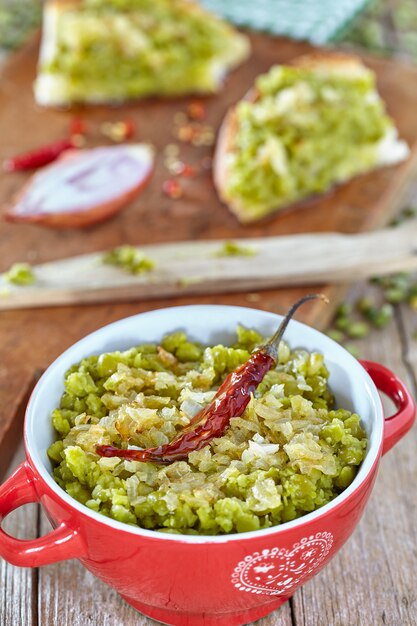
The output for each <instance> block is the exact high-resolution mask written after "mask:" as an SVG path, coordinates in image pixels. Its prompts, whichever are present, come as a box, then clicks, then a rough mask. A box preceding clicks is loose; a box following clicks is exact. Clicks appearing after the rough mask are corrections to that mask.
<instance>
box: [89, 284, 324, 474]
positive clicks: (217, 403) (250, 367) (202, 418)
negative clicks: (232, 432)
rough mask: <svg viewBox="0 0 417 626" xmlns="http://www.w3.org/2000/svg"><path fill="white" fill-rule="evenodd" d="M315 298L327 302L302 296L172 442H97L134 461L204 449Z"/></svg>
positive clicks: (101, 450)
mask: <svg viewBox="0 0 417 626" xmlns="http://www.w3.org/2000/svg"><path fill="white" fill-rule="evenodd" d="M315 298H321V299H322V300H325V301H326V302H327V298H326V297H325V296H323V295H322V294H312V295H309V296H305V297H304V298H301V300H298V302H296V303H295V304H294V305H293V306H292V307H291V308H290V310H289V311H288V313H287V314H286V316H285V317H284V319H283V320H282V322H281V324H280V326H279V328H278V330H277V331H276V333H275V334H274V335H273V337H271V339H270V340H269V341H268V342H267V343H266V344H265V345H263V346H262V347H261V348H259V349H258V350H256V352H254V353H253V354H252V356H251V357H250V359H249V360H248V361H246V363H244V364H243V365H241V366H240V367H239V368H238V369H237V370H235V371H234V372H232V373H231V374H229V375H228V376H227V377H226V379H225V380H224V382H223V383H222V385H221V386H220V387H219V389H218V391H217V393H216V395H215V397H214V399H213V400H212V401H211V402H210V404H208V405H207V406H206V407H205V408H204V409H202V410H201V411H200V412H199V413H197V415H196V416H195V417H194V418H193V419H192V420H191V422H190V423H189V425H188V426H187V427H186V428H185V429H184V430H183V431H182V432H181V433H180V434H179V435H177V437H175V439H173V440H172V441H171V442H170V443H168V444H165V445H162V446H158V447H157V448H147V449H146V450H120V449H119V448H116V447H114V446H97V453H98V454H99V455H100V456H105V457H113V456H118V457H121V458H124V459H131V460H132V461H144V462H146V461H151V462H155V463H164V464H165V463H172V462H173V461H179V460H181V459H184V458H187V456H188V454H189V453H190V452H193V451H195V450H201V448H204V446H206V445H207V444H208V443H209V442H210V441H211V440H212V439H214V438H215V437H221V436H222V435H223V434H224V432H225V430H226V428H227V427H228V425H229V423H230V420H231V418H232V417H239V416H240V415H242V413H243V411H244V410H245V409H246V407H247V405H248V404H249V401H250V398H251V394H252V393H253V392H254V391H255V389H256V388H257V386H258V385H259V383H260V382H261V381H262V380H263V378H264V376H265V374H266V373H267V372H269V370H270V369H271V368H272V367H273V366H274V365H275V363H276V362H277V360H278V347H279V343H280V341H281V338H282V335H283V334H284V331H285V329H286V328H287V326H288V323H289V321H290V320H291V318H292V316H293V315H294V313H295V311H296V310H297V309H298V307H299V306H301V305H302V304H304V302H307V301H308V300H312V299H315Z"/></svg>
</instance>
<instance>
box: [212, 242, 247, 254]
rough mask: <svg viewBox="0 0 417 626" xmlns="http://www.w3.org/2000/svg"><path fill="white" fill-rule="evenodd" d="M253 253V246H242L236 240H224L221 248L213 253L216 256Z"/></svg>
mask: <svg viewBox="0 0 417 626" xmlns="http://www.w3.org/2000/svg"><path fill="white" fill-rule="evenodd" d="M255 255H256V249H255V248H254V247H253V246H242V245H240V244H238V243H237V242H236V241H225V242H224V244H223V245H222V246H221V248H220V249H219V250H218V251H217V252H216V253H215V256H218V257H227V256H255Z"/></svg>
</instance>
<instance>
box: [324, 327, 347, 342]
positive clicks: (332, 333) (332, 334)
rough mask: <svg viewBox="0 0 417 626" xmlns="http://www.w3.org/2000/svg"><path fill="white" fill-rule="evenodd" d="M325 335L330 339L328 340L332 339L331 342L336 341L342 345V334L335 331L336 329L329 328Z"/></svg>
mask: <svg viewBox="0 0 417 626" xmlns="http://www.w3.org/2000/svg"><path fill="white" fill-rule="evenodd" d="M326 334H327V336H328V337H330V339H333V341H337V343H342V341H343V339H344V338H345V335H344V333H342V331H341V330H337V329H336V328H331V329H330V330H328V331H327V333H326Z"/></svg>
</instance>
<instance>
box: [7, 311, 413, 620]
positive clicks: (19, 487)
mask: <svg viewBox="0 0 417 626" xmlns="http://www.w3.org/2000/svg"><path fill="white" fill-rule="evenodd" d="M280 319H281V318H280V317H279V316H276V315H273V314H270V313H265V312H263V311H256V310H252V309H245V308H240V307H221V306H218V307H216V306H192V307H174V308H171V309H163V310H160V311H153V312H149V313H144V314H142V315H137V316H134V317H131V318H128V319H125V320H121V321H119V322H116V323H115V324H111V325H110V326H106V327H105V328H102V329H101V330H99V331H97V332H95V333H93V334H91V335H89V336H87V337H86V338H85V339H83V340H81V341H80V342H78V343H77V344H75V345H74V346H73V347H72V348H70V349H69V350H67V351H66V352H65V353H64V354H63V355H61V357H59V358H58V359H57V360H56V361H55V362H54V363H53V364H52V365H51V366H50V367H49V368H48V370H47V371H46V373H45V374H44V376H43V377H42V379H41V380H40V381H39V383H38V385H37V387H36V389H35V390H34V392H33V395H32V397H31V399H30V402H29V405H28V409H27V414H26V421H25V445H26V455H27V460H26V461H25V462H24V463H22V465H20V467H19V468H18V469H17V471H16V472H15V473H14V474H13V476H12V477H11V478H9V480H7V481H6V483H4V485H3V486H2V487H1V488H0V517H1V518H4V517H5V516H6V515H7V514H8V513H10V511H12V510H13V509H16V508H17V507H19V506H21V505H23V504H26V503H27V502H40V503H41V504H42V506H43V507H44V509H45V511H46V513H47V515H48V517H49V519H50V521H51V523H52V525H53V527H54V529H55V530H53V531H52V532H51V533H49V534H48V535H46V536H45V537H42V538H39V539H35V540H32V541H22V540H18V539H14V538H12V537H10V536H9V535H7V534H6V533H5V532H4V531H0V555H1V556H2V557H4V558H5V559H6V560H7V561H9V562H10V563H13V564H15V565H20V566H28V567H38V566H40V565H46V564H48V563H53V562H55V561H60V560H63V559H70V558H77V559H79V560H80V561H81V562H82V563H83V564H84V566H85V567H86V568H87V569H88V570H90V571H91V572H92V573H93V574H95V575H96V576H97V577H98V578H100V579H101V580H103V581H104V582H106V583H107V584H108V585H110V586H111V587H114V588H115V589H116V590H117V591H118V592H119V594H120V595H121V596H122V597H123V598H124V599H125V600H126V601H127V602H128V603H129V604H131V605H132V606H133V607H135V608H136V609H138V610H139V611H141V612H142V613H144V614H145V615H148V616H149V617H152V618H154V619H156V620H159V621H161V622H165V623H167V624H176V625H178V626H188V625H189V626H200V625H201V626H202V625H206V626H209V625H210V626H214V625H216V624H219V625H220V624H221V625H222V626H229V625H230V626H234V625H238V624H245V623H247V622H251V621H253V620H256V619H258V618H260V617H262V616H264V615H266V614H268V613H269V612H271V611H273V610H275V609H276V608H278V607H279V606H280V605H281V604H282V603H283V602H285V601H286V600H287V599H288V598H289V597H290V596H291V594H293V593H294V591H295V590H296V589H297V587H299V586H300V585H301V584H303V583H305V582H306V581H307V580H309V579H310V578H311V577H312V576H314V575H315V574H316V573H317V572H318V571H320V570H321V568H322V567H324V566H325V565H326V563H327V562H328V561H329V560H330V559H331V558H332V557H333V556H334V555H335V554H336V552H337V551H338V550H339V548H340V547H341V546H342V545H343V544H344V542H345V541H346V540H347V539H348V537H349V536H350V534H351V533H352V531H353V529H354V528H355V526H356V524H357V523H358V520H359V519H360V517H361V515H362V512H363V510H364V507H365V505H366V502H367V500H368V498H369V495H370V493H371V489H372V485H373V483H374V480H375V478H376V474H377V469H378V464H379V460H380V457H381V455H382V454H384V453H385V452H386V451H387V450H389V449H390V448H391V447H392V446H393V445H394V444H395V443H396V442H397V441H398V440H399V439H401V437H403V435H404V434H405V433H406V432H407V431H408V430H409V429H410V428H411V425H412V423H413V421H414V418H415V405H414V402H413V400H412V398H411V397H410V394H409V393H408V391H407V389H406V388H405V386H404V384H403V383H402V382H401V381H400V380H398V378H396V376H395V375H394V374H392V373H391V372H390V371H389V370H387V369H386V368H385V367H383V366H381V365H378V364H376V363H371V362H368V361H364V362H362V364H360V363H359V362H358V361H356V359H354V358H353V357H352V356H351V355H350V354H349V353H348V352H347V351H346V350H344V349H343V348H342V347H341V346H339V345H338V344H336V343H335V342H333V341H332V340H331V339H329V338H328V337H326V336H325V335H323V334H321V333H319V332H317V331H315V330H313V329H311V328H309V327H307V326H304V325H303V324H299V323H297V322H291V324H290V326H289V328H288V330H287V332H286V336H285V338H286V340H287V341H288V342H289V344H290V345H291V346H292V347H304V348H306V349H307V350H309V351H312V350H319V351H321V352H322V353H323V354H324V355H325V357H326V364H327V366H328V368H329V370H330V386H331V388H332V390H333V392H334V393H335V396H336V401H337V403H338V404H339V406H342V407H344V408H347V409H350V410H354V411H356V412H358V413H359V415H360V416H361V419H362V423H363V425H364V427H365V429H366V431H367V434H368V438H369V446H368V450H367V454H366V458H365V460H364V462H363V463H362V465H361V467H360V469H359V472H358V474H357V476H356V478H355V480H354V481H353V483H352V484H351V485H350V486H349V487H348V488H347V489H346V490H345V491H344V492H343V493H342V494H340V495H339V496H338V497H337V498H335V499H334V500H333V501H332V502H330V503H329V504H327V505H325V506H323V507H322V508H320V509H318V510H317V511H314V512H313V513H309V514H307V515H305V516H304V517H302V518H300V519H297V520H294V521H292V522H288V523H286V524H283V525H281V526H277V527H274V528H270V529H267V530H262V531H255V532H248V533H243V534H233V535H224V536H218V537H208V536H207V537H205V536H185V535H184V536H178V535H175V534H171V535H170V534H165V533H164V534H161V533H157V532H154V531H148V530H143V529H141V528H134V527H132V526H128V525H125V524H122V523H120V522H116V521H114V520H111V519H108V518H106V517H103V516H101V515H100V514H98V513H95V512H94V511H91V510H90V509H88V508H86V507H84V506H83V505H82V504H80V503H79V502H77V501H75V500H73V499H72V498H71V497H70V496H69V495H68V494H66V493H65V492H64V491H63V490H62V489H61V488H60V487H59V486H58V485H57V484H56V483H55V482H54V480H53V478H52V476H51V467H50V464H49V462H48V457H47V455H46V450H47V448H48V446H49V445H50V443H51V441H52V440H53V431H52V427H51V424H50V413H51V411H52V409H53V408H54V407H55V406H57V404H58V401H59V397H60V395H61V393H62V391H63V375H64V372H65V371H66V370H67V369H68V367H69V366H70V365H72V364H73V363H75V362H77V361H79V360H80V359H81V358H82V357H84V356H88V355H91V354H97V353H101V352H105V351H109V350H114V349H125V348H128V347H130V346H132V345H135V344H137V343H141V342H143V341H155V340H158V339H160V338H161V336H162V335H163V334H164V333H166V332H170V331H173V330H175V329H178V328H184V329H186V330H187V331H188V332H189V334H190V336H191V337H192V338H193V339H197V340H200V341H202V342H204V343H207V344H210V343H216V342H218V341H223V342H230V341H231V339H232V334H233V331H234V329H235V328H236V324H237V323H241V324H244V325H245V326H248V327H254V328H257V329H259V330H260V331H261V332H263V333H264V334H266V335H268V334H272V332H273V330H274V329H275V328H276V327H277V325H278V323H279V321H280ZM378 389H379V390H381V391H383V392H384V393H386V394H387V395H388V396H389V397H390V398H391V399H392V400H393V401H394V403H395V405H396V407H397V413H396V414H395V415H394V416H392V417H390V418H389V419H386V420H384V414H383V409H382V405H381V401H380V398H379V394H378V391H377V390H378ZM80 593H82V590H81V589H80Z"/></svg>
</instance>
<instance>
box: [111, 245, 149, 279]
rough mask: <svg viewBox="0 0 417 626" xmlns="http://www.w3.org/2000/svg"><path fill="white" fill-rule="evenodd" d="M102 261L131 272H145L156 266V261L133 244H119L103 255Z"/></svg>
mask: <svg viewBox="0 0 417 626" xmlns="http://www.w3.org/2000/svg"><path fill="white" fill-rule="evenodd" d="M102 262H103V263H105V264H107V265H114V266H115V267H120V268H121V269H123V270H125V271H126V272H129V273H130V274H143V273H145V272H150V271H152V270H153V269H154V267H155V262H154V261H152V259H150V258H148V257H147V256H145V255H144V254H143V253H142V252H141V251H140V250H138V249H137V248H135V247H133V246H128V245H125V246H118V247H117V248H113V250H110V251H109V252H107V253H106V254H104V255H103V258H102Z"/></svg>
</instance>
